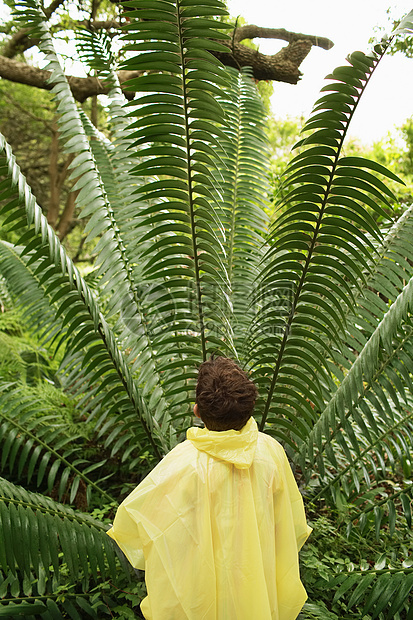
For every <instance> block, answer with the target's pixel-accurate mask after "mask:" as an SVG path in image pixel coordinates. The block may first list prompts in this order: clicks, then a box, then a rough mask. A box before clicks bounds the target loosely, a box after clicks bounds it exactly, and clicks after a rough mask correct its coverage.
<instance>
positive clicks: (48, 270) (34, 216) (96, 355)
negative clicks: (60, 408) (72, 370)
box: [0, 135, 166, 456]
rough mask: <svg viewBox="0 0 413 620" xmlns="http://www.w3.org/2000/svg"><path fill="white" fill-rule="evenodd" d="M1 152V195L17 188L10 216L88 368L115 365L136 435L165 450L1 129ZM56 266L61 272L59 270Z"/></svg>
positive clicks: (116, 388)
mask: <svg viewBox="0 0 413 620" xmlns="http://www.w3.org/2000/svg"><path fill="white" fill-rule="evenodd" d="M0 154H1V161H0V166H2V167H3V170H4V171H5V172H6V173H7V177H8V179H9V180H8V187H7V189H6V188H4V191H3V193H2V194H1V196H0V198H9V197H10V195H11V196H14V195H15V193H16V192H17V194H18V198H17V199H16V200H15V201H12V202H11V203H10V202H9V203H8V205H7V206H6V207H5V208H6V209H10V207H11V208H12V210H11V212H10V216H9V218H11V221H13V222H15V223H16V225H19V226H23V225H26V226H27V225H28V227H29V229H28V230H27V232H26V233H25V234H24V235H23V237H24V241H25V243H26V247H25V253H29V252H30V253H31V256H30V262H34V261H39V262H40V263H41V264H40V266H39V271H40V272H41V274H42V275H41V278H44V281H47V286H46V293H47V294H49V293H51V292H52V291H53V296H52V299H51V304H54V303H55V302H57V303H58V310H57V313H56V316H57V317H60V316H63V317H64V319H63V326H64V327H65V326H66V325H68V330H67V334H68V335H69V336H70V335H72V334H76V336H77V339H76V344H77V346H78V347H79V348H86V349H87V355H86V356H85V358H84V366H85V368H86V369H90V370H92V369H93V370H94V371H95V372H100V377H102V378H103V377H104V376H105V375H106V374H107V373H108V372H109V371H113V370H114V371H115V372H114V373H113V374H111V380H110V390H111V396H112V397H113V396H115V394H120V393H125V392H126V396H125V398H123V399H122V405H124V404H125V401H129V411H128V414H127V415H128V416H129V419H128V423H129V424H130V425H131V427H134V431H135V432H136V433H137V436H138V434H139V433H141V432H143V433H144V434H145V435H146V436H147V438H148V440H149V442H150V444H151V445H152V447H153V449H154V451H155V454H158V456H160V454H161V451H160V450H159V447H158V445H157V441H160V442H161V445H162V442H163V438H162V435H160V434H159V435H158V436H157V440H155V439H154V433H155V432H156V430H155V429H156V428H157V423H156V421H155V420H154V418H153V417H152V416H151V414H150V413H149V412H148V411H147V407H146V405H145V403H144V401H143V400H142V398H141V395H140V393H139V391H138V388H137V385H136V383H135V382H134V380H133V378H132V376H131V373H130V370H129V368H128V366H127V364H126V362H125V360H124V358H123V356H122V353H121V351H120V350H119V347H118V345H117V343H116V340H115V337H114V335H113V333H112V331H111V329H110V327H109V325H108V324H107V322H106V320H105V319H104V317H103V315H102V314H101V312H100V309H99V306H98V304H97V302H96V300H95V298H94V296H93V294H92V292H91V290H90V288H89V287H88V285H87V284H86V282H85V280H84V279H83V278H82V277H81V276H80V273H79V271H78V269H77V268H76V266H75V265H74V264H73V262H72V261H71V260H70V259H69V257H68V256H67V254H66V252H65V250H64V248H63V247H62V246H61V244H60V241H59V239H58V238H57V237H56V235H55V233H54V231H53V229H52V228H51V227H50V226H49V224H48V223H47V221H46V218H45V216H44V215H43V214H42V212H41V209H40V207H39V206H38V205H37V203H36V201H35V199H34V197H33V195H32V194H31V192H30V189H29V188H28V186H27V184H26V181H25V179H24V177H23V175H22V174H21V172H20V169H19V167H18V166H17V164H16V162H15V158H14V156H13V155H12V153H11V149H10V147H9V145H8V144H7V143H6V141H5V140H4V138H3V136H1V135H0ZM56 271H58V272H60V274H59V275H58V276H56ZM50 276H52V278H50ZM57 282H58V286H57ZM115 377H116V379H115ZM107 387H109V386H107ZM136 423H138V425H137V424H136ZM139 428H140V430H139ZM165 449H166V446H165Z"/></svg>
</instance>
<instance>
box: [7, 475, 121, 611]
mask: <svg viewBox="0 0 413 620" xmlns="http://www.w3.org/2000/svg"><path fill="white" fill-rule="evenodd" d="M0 529H1V534H2V541H3V544H2V545H1V550H0V571H1V572H2V575H4V574H7V575H8V577H7V580H6V581H4V579H2V582H3V583H2V587H3V590H4V597H2V606H1V613H2V615H3V616H6V617H14V616H18V614H19V613H20V612H22V611H23V609H24V610H25V611H24V614H25V615H26V614H28V613H34V614H37V613H40V610H42V611H47V610H50V609H56V610H57V611H58V607H57V606H56V603H54V601H57V602H58V603H60V605H61V601H59V598H58V591H57V592H56V591H55V590H58V587H57V586H58V583H59V577H60V573H61V571H62V570H63V575H64V574H65V572H66V571H68V572H69V575H70V579H71V580H72V583H76V584H77V585H78V587H79V586H80V592H79V591H78V592H79V593H78V594H75V593H74V592H73V593H70V592H69V593H68V598H69V601H70V602H71V604H70V605H66V606H65V605H63V606H62V609H63V610H64V611H67V612H68V613H69V614H74V612H73V607H74V604H76V606H78V607H80V609H82V608H83V605H82V603H83V602H84V603H85V605H86V606H87V607H89V608H90V610H91V611H92V617H96V616H93V608H92V607H91V606H90V603H89V602H88V599H90V596H91V595H90V594H89V590H90V581H91V580H92V582H94V583H96V582H97V581H98V580H100V579H105V578H107V577H108V576H109V575H110V574H112V575H113V574H114V573H115V572H116V552H115V548H114V546H113V545H112V543H111V540H110V539H109V538H108V536H107V535H106V528H105V526H103V525H102V524H101V523H99V522H98V521H95V520H93V519H92V518H91V517H90V516H88V515H84V514H82V513H80V512H74V511H73V510H71V509H70V508H68V507H66V506H63V505H62V504H58V503H57V502H54V501H53V500H51V499H49V498H46V497H44V496H42V495H37V494H35V493H30V492H28V491H25V490H24V489H22V488H21V487H17V486H15V485H13V484H11V483H10V482H7V481H6V480H4V479H0ZM3 571H4V572H3ZM62 579H63V580H64V577H63V576H62ZM29 580H31V581H32V585H31V586H29V585H28V584H29ZM35 580H36V581H35ZM33 583H34V585H33ZM9 587H10V588H11V592H10V593H11V594H12V597H10V595H9V596H8V589H9ZM33 588H34V590H33ZM54 591H55V592H54ZM82 591H83V592H84V593H85V594H88V595H87V596H85V594H83V595H82V593H81V592H82ZM53 592H54V595H53V594H52V593H53ZM50 595H51V596H50ZM49 598H50V599H51V601H49V600H48V599H49ZM42 599H43V600H44V601H45V602H44V603H43V602H42ZM79 599H82V600H80V601H79ZM9 601H10V602H9ZM16 601H21V602H19V603H17V602H16ZM51 603H52V604H51ZM53 604H54V605H55V607H53ZM20 605H22V607H20ZM60 605H59V607H60ZM75 609H76V607H75ZM57 611H56V613H57ZM42 617H43V616H42ZM45 617H49V616H45ZM52 617H60V616H56V615H53V616H52ZM69 617H73V618H76V617H77V616H76V615H75V614H74V615H69Z"/></svg>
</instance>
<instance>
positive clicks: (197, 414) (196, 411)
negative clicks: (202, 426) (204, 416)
mask: <svg viewBox="0 0 413 620" xmlns="http://www.w3.org/2000/svg"><path fill="white" fill-rule="evenodd" d="M194 415H195V416H196V417H197V418H200V417H201V416H200V415H199V413H198V405H196V404H195V405H194Z"/></svg>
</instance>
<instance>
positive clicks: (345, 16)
mask: <svg viewBox="0 0 413 620" xmlns="http://www.w3.org/2000/svg"><path fill="white" fill-rule="evenodd" d="M227 5H228V9H229V12H230V14H231V15H232V16H235V17H236V16H237V15H242V16H243V17H244V18H245V19H246V21H247V23H249V24H255V25H257V26H266V27H272V28H285V29H286V30H290V31H293V32H302V33H305V34H312V35H317V36H323V37H327V38H328V39H331V40H332V41H333V42H334V47H333V48H332V49H331V50H328V51H326V50H323V49H321V48H317V47H313V48H312V50H311V51H310V53H309V55H308V56H307V58H306V59H305V60H304V62H303V63H302V64H301V67H300V70H301V71H302V73H303V77H302V79H301V81H300V82H299V84H298V85H291V84H284V83H281V82H274V95H273V96H272V98H271V104H272V110H273V112H274V115H275V116H276V117H277V118H278V117H279V118H284V117H286V116H288V115H289V116H293V117H294V116H304V117H305V118H307V117H308V115H309V113H310V112H311V108H312V105H313V104H314V102H315V101H316V99H317V98H318V94H319V91H320V89H321V87H322V86H323V85H324V84H325V81H324V78H325V76H326V75H327V74H328V73H330V72H331V71H332V70H333V69H334V68H335V67H338V66H340V65H344V64H346V61H345V58H346V56H347V54H349V53H351V52H353V51H355V50H361V51H363V52H367V51H368V49H369V39H370V38H371V37H372V36H374V35H375V32H376V30H375V27H377V26H387V27H386V32H388V31H389V27H388V23H389V22H388V15H387V13H386V10H387V9H388V8H391V15H392V16H394V18H395V19H397V18H400V17H402V16H404V15H405V14H406V13H407V12H408V11H410V10H412V9H413V0H398V1H396V0H394V1H392V0H346V1H345V2H343V1H338V0H290V1H289V2H277V1H275V0H254V1H253V2H251V0H227ZM390 29H391V28H390ZM254 42H255V43H259V49H260V51H261V52H263V53H264V54H274V53H276V52H277V51H278V50H279V49H280V48H281V47H283V46H284V45H285V42H283V41H276V40H265V39H255V40H254ZM412 115H413V59H407V58H406V57H405V56H403V55H402V54H400V53H398V54H396V55H395V56H387V57H386V56H385V57H384V58H383V60H382V61H381V62H380V64H379V67H378V68H377V70H376V71H375V74H374V76H373V77H372V79H371V82H370V83H369V85H368V87H367V88H366V91H365V93H364V94H363V98H362V100H361V101H360V104H359V106H358V109H357V111H356V113H355V115H354V118H353V121H352V127H351V130H350V131H349V134H350V135H351V136H353V137H356V138H359V139H360V140H361V141H363V142H365V143H371V142H372V141H375V140H380V139H381V138H383V137H385V136H386V134H387V133H388V132H389V131H392V132H394V128H395V127H397V126H400V125H401V124H402V123H403V122H404V120H405V119H406V118H408V117H410V116H412Z"/></svg>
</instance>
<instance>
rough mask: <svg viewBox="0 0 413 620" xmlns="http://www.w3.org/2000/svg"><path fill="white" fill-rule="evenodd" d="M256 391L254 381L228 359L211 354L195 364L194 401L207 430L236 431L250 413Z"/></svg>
mask: <svg viewBox="0 0 413 620" xmlns="http://www.w3.org/2000/svg"><path fill="white" fill-rule="evenodd" d="M257 393H258V392H257V388H256V387H255V384H254V383H253V382H252V381H251V380H250V379H249V378H248V376H247V374H246V373H245V372H244V371H243V370H241V368H240V367H239V366H237V364H236V363H235V362H234V361H233V360H231V359H228V358H226V357H215V358H214V357H211V359H209V360H207V361H206V362H203V363H202V364H201V366H200V367H199V372H198V382H197V386H196V401H195V402H196V404H197V405H198V413H199V416H200V417H201V419H202V421H203V422H204V424H205V426H206V427H207V428H208V430H210V431H227V430H230V429H234V430H236V431H239V430H240V429H241V428H242V427H243V426H244V425H245V424H246V422H247V421H248V420H249V418H250V417H251V414H252V412H253V409H254V406H255V401H256V399H257Z"/></svg>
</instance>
